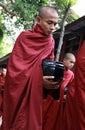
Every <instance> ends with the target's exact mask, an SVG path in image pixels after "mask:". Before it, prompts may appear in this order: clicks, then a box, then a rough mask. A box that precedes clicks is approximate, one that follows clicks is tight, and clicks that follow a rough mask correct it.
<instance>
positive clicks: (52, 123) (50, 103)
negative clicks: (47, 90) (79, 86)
mask: <svg viewBox="0 0 85 130" xmlns="http://www.w3.org/2000/svg"><path fill="white" fill-rule="evenodd" d="M75 61H76V59H75V56H74V55H73V54H72V53H66V54H65V55H64V58H63V64H64V66H65V71H64V78H63V81H61V83H60V84H58V85H59V86H60V87H59V88H57V90H55V89H54V91H53V92H52V95H49V94H48V96H47V98H46V99H45V101H44V103H43V104H44V105H43V111H44V112H43V113H44V117H43V130H62V125H61V124H62V120H63V108H64V105H65V102H66V93H67V92H66V93H65V94H64V90H65V88H66V87H67V88H68V89H69V84H70V83H71V82H72V80H73V79H74V73H73V72H72V70H71V69H72V68H73V66H74V64H75ZM59 90H60V91H59ZM58 93H60V94H58Z"/></svg>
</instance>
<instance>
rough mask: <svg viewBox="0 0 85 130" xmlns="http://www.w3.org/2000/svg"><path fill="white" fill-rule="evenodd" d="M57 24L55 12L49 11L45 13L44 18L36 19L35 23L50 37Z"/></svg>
mask: <svg viewBox="0 0 85 130" xmlns="http://www.w3.org/2000/svg"><path fill="white" fill-rule="evenodd" d="M57 22H58V14H57V12H56V11H54V12H52V11H50V10H48V11H46V14H45V15H44V17H39V16H38V18H37V23H38V24H39V25H40V26H41V28H42V29H43V30H44V33H45V35H50V34H52V32H53V31H54V30H55V27H56V25H57Z"/></svg>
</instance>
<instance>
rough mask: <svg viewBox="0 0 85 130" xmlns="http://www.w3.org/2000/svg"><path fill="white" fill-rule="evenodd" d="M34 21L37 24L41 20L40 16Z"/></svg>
mask: <svg viewBox="0 0 85 130" xmlns="http://www.w3.org/2000/svg"><path fill="white" fill-rule="evenodd" d="M36 21H37V23H38V24H39V23H40V21H41V18H40V16H37V17H36Z"/></svg>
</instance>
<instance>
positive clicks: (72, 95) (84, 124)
mask: <svg viewBox="0 0 85 130" xmlns="http://www.w3.org/2000/svg"><path fill="white" fill-rule="evenodd" d="M74 74H75V78H74V80H73V83H72V84H71V85H70V86H69V91H68V94H67V102H66V106H65V112H64V114H65V116H64V121H65V122H64V124H63V126H65V128H64V130H85V41H84V42H83V44H82V46H81V48H80V50H79V52H78V55H77V58H76V64H75V71H74Z"/></svg>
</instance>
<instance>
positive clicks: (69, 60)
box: [61, 53, 76, 100]
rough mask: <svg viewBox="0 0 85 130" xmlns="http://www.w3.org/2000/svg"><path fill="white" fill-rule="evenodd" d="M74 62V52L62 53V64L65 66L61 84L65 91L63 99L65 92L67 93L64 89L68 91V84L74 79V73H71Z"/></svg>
mask: <svg viewBox="0 0 85 130" xmlns="http://www.w3.org/2000/svg"><path fill="white" fill-rule="evenodd" d="M75 62H76V58H75V56H74V54H72V53H66V54H65V55H64V58H63V64H64V66H65V71H64V78H63V81H62V84H61V85H62V86H63V89H64V91H65V93H64V100H66V93H67V92H66V91H68V88H69V84H70V83H71V82H72V81H73V79H74V73H73V71H72V69H73V67H74V64H75Z"/></svg>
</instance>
